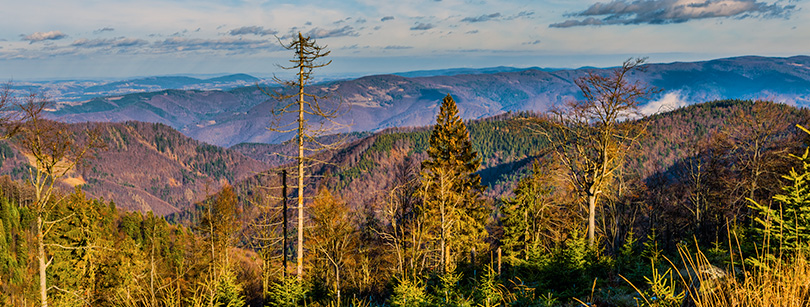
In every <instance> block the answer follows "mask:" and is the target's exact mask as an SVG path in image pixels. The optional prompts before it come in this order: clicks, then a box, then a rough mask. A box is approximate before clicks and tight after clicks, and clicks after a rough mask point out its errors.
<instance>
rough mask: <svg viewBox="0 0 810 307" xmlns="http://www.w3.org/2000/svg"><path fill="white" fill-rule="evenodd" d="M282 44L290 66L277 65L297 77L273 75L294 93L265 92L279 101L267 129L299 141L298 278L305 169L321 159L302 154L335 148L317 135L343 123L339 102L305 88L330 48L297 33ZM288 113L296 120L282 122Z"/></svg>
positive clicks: (301, 241)
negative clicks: (289, 54) (330, 101)
mask: <svg viewBox="0 0 810 307" xmlns="http://www.w3.org/2000/svg"><path fill="white" fill-rule="evenodd" d="M282 46H283V47H284V48H286V49H287V50H293V51H294V52H295V57H294V58H293V59H292V60H290V62H291V63H292V65H291V66H280V67H281V68H283V69H289V70H295V71H296V76H297V78H296V79H294V80H282V79H280V78H278V77H274V80H275V81H276V82H277V83H279V84H281V85H284V86H285V87H287V88H290V89H293V90H294V93H282V92H275V91H273V92H272V93H271V92H267V91H265V93H266V94H268V95H270V96H272V97H274V98H276V99H277V100H279V101H281V102H282V104H281V105H280V106H279V107H277V108H275V109H274V110H273V115H274V117H275V121H274V122H273V123H272V125H271V127H270V128H269V129H270V130H271V131H275V132H280V133H289V132H295V133H296V137H295V139H296V141H297V143H298V156H297V157H296V162H297V168H298V174H297V176H298V242H297V256H296V258H297V260H296V273H297V276H298V279H301V278H302V276H303V268H304V262H303V259H304V257H303V256H304V245H303V243H304V187H305V184H304V179H305V177H306V173H305V168H306V167H311V166H312V165H313V164H314V163H315V162H323V161H316V160H315V159H314V158H312V155H309V156H307V155H305V154H306V153H310V154H311V153H315V152H318V151H322V150H328V149H334V148H336V147H337V144H338V143H340V142H337V143H330V144H325V143H322V142H320V141H319V140H318V137H320V136H323V135H326V134H332V133H336V132H338V131H339V130H340V129H342V128H345V127H346V125H344V124H341V123H339V122H337V121H336V120H335V119H336V118H337V117H338V116H339V115H341V114H342V111H343V110H342V104H341V103H336V104H333V105H331V106H330V107H327V106H325V105H321V101H325V100H326V98H327V97H325V96H319V95H316V94H313V93H311V92H307V91H305V88H306V87H307V86H309V85H310V84H311V83H312V81H313V79H312V71H313V70H314V69H316V68H322V67H325V66H327V65H329V64H330V63H332V61H327V62H321V59H322V58H323V57H326V56H328V55H329V53H330V51H328V50H326V48H325V47H322V46H319V45H318V44H317V43H316V42H315V40H314V39H312V38H310V37H305V36H303V35H302V34H301V33H298V35H297V36H296V37H295V38H294V39H293V40H292V41H291V42H290V43H289V44H284V43H282ZM263 91H264V90H263ZM293 98H295V100H293V101H290V102H288V103H286V104H285V103H284V102H285V101H289V100H291V99H293ZM289 113H294V114H296V115H297V119H296V120H295V121H294V122H289V123H283V120H284V118H283V116H284V115H285V114H289ZM296 124H297V125H296Z"/></svg>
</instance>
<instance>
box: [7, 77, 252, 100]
mask: <svg viewBox="0 0 810 307" xmlns="http://www.w3.org/2000/svg"><path fill="white" fill-rule="evenodd" d="M257 82H261V79H259V78H256V77H253V76H250V75H247V74H233V75H226V76H221V77H215V78H209V79H198V78H193V77H185V76H161V77H147V78H140V79H131V80H120V81H103V80H64V81H38V82H18V81H15V82H14V83H13V84H12V85H13V86H14V88H15V89H17V90H22V91H30V90H34V91H42V92H44V93H45V94H47V95H48V97H49V98H50V99H52V100H54V101H56V102H59V103H68V104H73V103H82V102H83V101H87V100H91V99H93V98H97V97H104V96H115V95H125V94H131V93H146V92H156V91H163V90H172V89H178V90H206V91H210V90H230V89H234V88H238V87H244V86H249V85H253V84H256V83H257Z"/></svg>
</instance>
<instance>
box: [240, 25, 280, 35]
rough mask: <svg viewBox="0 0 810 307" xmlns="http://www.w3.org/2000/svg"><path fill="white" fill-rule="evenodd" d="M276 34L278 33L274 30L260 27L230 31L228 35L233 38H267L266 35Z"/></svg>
mask: <svg viewBox="0 0 810 307" xmlns="http://www.w3.org/2000/svg"><path fill="white" fill-rule="evenodd" d="M276 33H278V31H276V30H273V29H265V28H264V27H259V26H249V27H241V28H236V29H232V30H230V31H228V34H229V35H233V36H237V35H247V34H253V35H259V36H266V35H275V34H276Z"/></svg>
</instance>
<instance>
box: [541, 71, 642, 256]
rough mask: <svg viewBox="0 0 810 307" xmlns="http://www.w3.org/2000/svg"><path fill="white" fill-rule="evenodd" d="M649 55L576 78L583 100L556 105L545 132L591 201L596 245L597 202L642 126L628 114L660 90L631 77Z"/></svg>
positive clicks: (591, 233)
mask: <svg viewBox="0 0 810 307" xmlns="http://www.w3.org/2000/svg"><path fill="white" fill-rule="evenodd" d="M644 61H645V59H629V60H627V61H625V62H624V63H623V64H622V66H621V67H619V68H616V69H614V70H613V71H612V72H611V73H610V74H608V75H601V74H597V73H595V72H589V73H588V74H587V75H586V76H584V77H582V78H579V79H577V80H576V81H575V82H576V85H577V86H578V87H579V89H580V91H581V92H582V96H583V97H584V99H582V100H576V101H570V102H568V103H566V104H565V105H564V106H563V107H561V108H555V109H554V110H552V112H551V113H552V127H551V129H546V130H543V131H541V133H542V134H544V135H545V136H546V137H547V138H548V140H549V141H550V143H551V145H552V147H553V150H554V152H555V154H556V155H557V157H558V158H559V160H560V162H561V163H562V164H563V166H564V167H565V169H566V170H567V172H566V173H567V177H568V180H569V181H570V182H571V184H572V185H573V187H574V188H575V189H576V190H577V191H578V192H579V193H581V194H582V195H584V196H585V198H587V200H588V243H589V244H590V245H591V246H593V244H594V228H595V226H596V205H597V203H598V202H599V197H600V196H603V195H604V194H605V189H606V188H607V187H608V186H609V185H610V184H611V183H612V182H613V181H614V179H615V176H616V175H617V171H618V170H619V169H620V168H621V167H622V166H623V164H624V161H625V157H626V156H627V154H628V149H629V148H630V146H631V145H632V144H633V143H634V142H636V141H637V140H638V138H639V137H640V136H641V135H642V134H643V132H644V127H642V126H639V125H635V124H632V123H630V122H629V121H628V119H632V118H636V117H639V116H641V114H640V113H639V104H640V103H641V102H642V101H643V100H644V99H648V98H649V97H650V96H651V95H653V94H654V93H656V92H657V90H655V89H652V88H649V87H647V86H645V85H642V84H639V83H638V82H631V81H630V75H631V73H632V72H633V71H638V70H641V69H642V68H643V67H642V65H643V64H644Z"/></svg>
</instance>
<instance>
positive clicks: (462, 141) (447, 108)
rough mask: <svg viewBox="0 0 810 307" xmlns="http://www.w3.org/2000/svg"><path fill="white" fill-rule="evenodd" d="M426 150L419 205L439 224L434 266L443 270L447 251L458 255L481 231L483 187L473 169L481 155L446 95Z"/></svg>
mask: <svg viewBox="0 0 810 307" xmlns="http://www.w3.org/2000/svg"><path fill="white" fill-rule="evenodd" d="M427 154H428V160H426V161H424V162H422V183H423V197H424V202H425V203H424V205H425V207H424V208H423V209H424V213H427V214H430V215H431V216H433V217H436V219H432V220H433V221H437V222H438V223H439V225H438V228H439V229H438V232H439V235H440V237H439V245H440V247H439V248H440V249H439V251H440V257H441V258H440V264H441V267H442V270H443V271H446V269H447V267H448V263H447V262H448V260H449V259H452V258H453V257H452V256H451V254H450V253H451V252H456V253H457V255H460V254H462V253H464V252H466V251H468V250H469V249H470V248H471V247H473V248H474V246H475V245H476V243H481V239H482V238H483V237H484V236H485V232H486V230H485V228H484V223H485V220H486V211H485V210H484V207H483V205H482V202H481V200H480V195H481V192H483V190H484V187H483V186H482V185H481V177H480V176H478V175H477V174H475V173H474V172H475V171H476V170H477V169H478V167H479V166H480V165H481V159H480V158H479V157H478V154H477V153H476V152H475V151H473V148H472V142H471V141H470V134H469V132H468V131H467V126H465V125H464V122H462V121H461V118H460V117H459V115H458V109H457V108H456V103H455V101H453V98H452V97H450V95H447V97H445V98H444V100H443V101H442V105H441V108H440V109H439V115H438V116H437V117H436V125H435V126H434V127H433V132H432V133H431V135H430V147H429V148H428V150H427Z"/></svg>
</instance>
